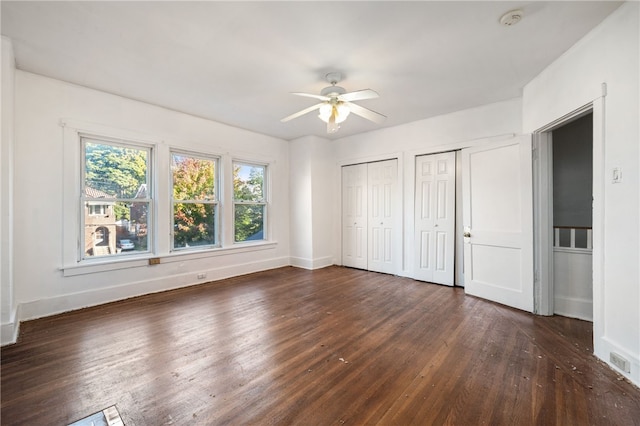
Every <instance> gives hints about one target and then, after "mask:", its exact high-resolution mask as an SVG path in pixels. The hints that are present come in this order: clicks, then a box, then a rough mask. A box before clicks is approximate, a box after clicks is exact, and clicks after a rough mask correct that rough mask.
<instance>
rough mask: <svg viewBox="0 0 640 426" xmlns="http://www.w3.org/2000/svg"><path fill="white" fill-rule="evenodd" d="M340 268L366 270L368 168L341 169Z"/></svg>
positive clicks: (360, 165)
mask: <svg viewBox="0 0 640 426" xmlns="http://www.w3.org/2000/svg"><path fill="white" fill-rule="evenodd" d="M342 212H343V213H342V264H343V265H344V266H350V267H353V268H360V269H367V266H368V261H367V256H368V252H367V165H366V164H356V165H353V166H345V167H343V168H342Z"/></svg>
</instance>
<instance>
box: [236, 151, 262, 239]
mask: <svg viewBox="0 0 640 426" xmlns="http://www.w3.org/2000/svg"><path fill="white" fill-rule="evenodd" d="M266 171H267V167H266V166H263V165H258V164H247V163H240V162H234V163H233V198H234V203H233V208H234V241H235V242H237V243H238V242H243V241H256V240H265V239H266V235H265V218H266V213H267V212H266V210H267V203H266V199H267V196H266V193H265V177H266Z"/></svg>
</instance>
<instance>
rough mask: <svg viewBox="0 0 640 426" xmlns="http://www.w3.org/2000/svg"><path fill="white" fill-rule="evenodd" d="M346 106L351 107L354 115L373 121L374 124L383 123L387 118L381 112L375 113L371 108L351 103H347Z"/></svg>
mask: <svg viewBox="0 0 640 426" xmlns="http://www.w3.org/2000/svg"><path fill="white" fill-rule="evenodd" d="M345 104H347V105H348V106H349V110H350V111H351V112H352V113H354V114H356V115H359V116H360V117H362V118H366V119H367V120H369V121H373V122H374V123H382V122H383V121H384V120H386V118H387V117H386V116H384V115H382V114H380V113H379V112H375V111H373V110H370V109H369V108H365V107H361V106H360V105H358V104H353V103H351V102H345Z"/></svg>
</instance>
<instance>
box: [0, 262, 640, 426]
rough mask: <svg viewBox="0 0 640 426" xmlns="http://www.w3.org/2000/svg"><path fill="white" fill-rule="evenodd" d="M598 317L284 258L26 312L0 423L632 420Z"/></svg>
mask: <svg viewBox="0 0 640 426" xmlns="http://www.w3.org/2000/svg"><path fill="white" fill-rule="evenodd" d="M591 329H592V325H591V323H586V322H584V321H579V320H572V319H568V318H563V317H537V316H534V315H530V314H527V313H524V312H521V311H517V310H514V309H510V308H507V307H504V306H501V305H498V304H494V303H491V302H487V301H484V300H481V299H478V298H474V297H469V296H466V295H465V294H464V290H462V289H459V288H450V287H444V286H437V285H432V284H427V283H422V282H417V281H413V280H410V279H406V278H399V277H393V276H389V275H384V274H377V273H371V272H366V271H360V270H355V269H348V268H341V267H329V268H325V269H322V270H317V271H307V270H301V269H296V268H291V267H289V268H280V269H276V270H272V271H265V272H261V273H257V274H251V275H246V276H241V277H235V278H231V279H228V280H223V281H218V282H213V283H208V284H204V285H199V286H194V287H188V288H184V289H179V290H175V291H169V292H164V293H158V294H152V295H147V296H143V297H139V298H134V299H129V300H125V301H121V302H117V303H111V304H107V305H103V306H98V307H95V308H89V309H83V310H80V311H75V312H70V313H66V314H63V315H58V316H54V317H49V318H44V319H40V320H35V321H29V322H26V323H24V324H22V326H21V336H20V339H19V341H18V343H16V344H15V345H10V346H7V347H3V348H2V351H1V358H2V359H1V363H2V365H1V367H2V370H1V390H2V392H1V406H0V421H1V423H2V424H3V425H4V424H7V425H34V424H38V425H40V424H42V425H44V424H46V425H64V424H68V423H71V422H72V421H75V420H77V419H80V418H82V417H85V416H87V415H89V414H91V413H94V412H96V411H98V410H101V409H103V408H106V407H109V406H112V405H116V406H117V408H118V410H119V412H120V414H121V416H122V418H123V420H124V422H125V424H127V425H128V426H135V425H152V426H156V425H163V424H177V425H224V424H229V425H231V424H233V425H235V424H260V425H262V424H283V425H284V424H291V425H298V424H304V425H316V424H317V425H328V424H336V425H341V424H351V425H360V424H371V425H392V424H394V425H409V424H420V425H429V424H434V425H470V424H474V425H475V424H491V425H514V424H518V425H529V424H531V425H534V424H535V425H549V424H559V425H560V424H562V425H608V424H612V425H634V424H640V391H639V390H638V388H636V387H634V386H633V385H631V384H630V383H628V382H626V381H625V380H620V377H619V376H618V375H617V374H616V373H614V372H613V371H612V370H611V369H609V368H608V367H607V366H606V365H604V364H603V363H602V362H599V361H598V360H596V359H595V357H594V356H593V355H592V350H593V348H592V344H591V342H592V331H591Z"/></svg>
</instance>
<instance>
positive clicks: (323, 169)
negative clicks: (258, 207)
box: [289, 136, 339, 269]
mask: <svg viewBox="0 0 640 426" xmlns="http://www.w3.org/2000/svg"><path fill="white" fill-rule="evenodd" d="M333 164H334V161H333V153H332V151H331V144H330V142H329V140H327V139H323V138H318V137H315V136H307V137H303V138H299V139H296V140H293V141H291V142H290V177H289V178H290V181H291V192H290V195H291V263H292V265H294V266H298V267H301V268H306V269H316V268H321V267H325V266H328V265H332V264H333V263H335V259H334V256H333V253H332V249H333V245H332V242H331V240H330V239H328V238H327V235H328V236H331V235H332V233H333V226H334V223H335V220H334V219H335V218H334V217H333V215H332V210H331V209H328V210H327V209H326V207H327V205H328V204H330V203H332V200H333V192H332V191H333V188H334V185H335V182H336V179H337V177H336V176H335V175H334V174H333V172H334V169H333V167H332V166H333ZM338 180H339V179H338Z"/></svg>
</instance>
